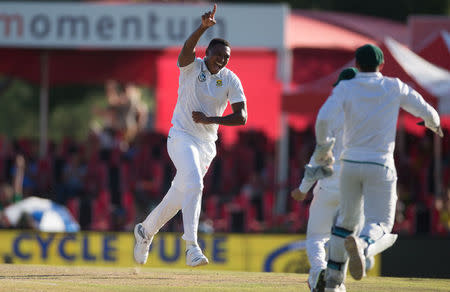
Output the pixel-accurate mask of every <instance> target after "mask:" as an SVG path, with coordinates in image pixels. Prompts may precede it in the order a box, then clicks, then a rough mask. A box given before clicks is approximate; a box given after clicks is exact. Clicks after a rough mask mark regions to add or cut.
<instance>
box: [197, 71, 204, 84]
mask: <svg viewBox="0 0 450 292" xmlns="http://www.w3.org/2000/svg"><path fill="white" fill-rule="evenodd" d="M205 80H206V74H205V72H203V71H201V72H200V74H198V81H200V82H205Z"/></svg>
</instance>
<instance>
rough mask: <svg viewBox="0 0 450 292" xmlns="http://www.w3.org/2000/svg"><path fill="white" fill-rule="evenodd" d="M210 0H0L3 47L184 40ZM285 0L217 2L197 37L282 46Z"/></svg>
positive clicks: (150, 44)
mask: <svg viewBox="0 0 450 292" xmlns="http://www.w3.org/2000/svg"><path fill="white" fill-rule="evenodd" d="M211 9H212V4H211V5H206V4H201V5H200V4H95V3H49V2H26V3H25V2H3V3H0V47H38V48H73V47H91V48H124V49H133V48H165V47H171V46H181V45H183V43H184V41H185V40H186V38H187V37H188V36H189V35H190V34H191V33H192V32H193V31H194V29H195V28H197V27H198V25H199V24H200V19H201V15H202V14H203V13H205V12H207V11H209V10H211ZM288 13H289V8H288V6H286V5H283V4H270V5H261V4H254V5H251V4H245V5H239V4H219V5H218V8H217V13H216V20H217V24H216V25H215V26H214V27H212V28H211V29H209V30H208V31H207V32H206V33H205V35H204V36H203V37H202V39H201V40H200V42H199V45H201V46H205V45H207V43H208V42H209V41H210V40H211V39H212V38H214V37H221V38H225V39H227V40H228V41H230V43H231V45H232V46H233V47H267V48H274V49H280V48H283V45H284V43H285V42H284V31H285V19H286V16H287V15H288Z"/></svg>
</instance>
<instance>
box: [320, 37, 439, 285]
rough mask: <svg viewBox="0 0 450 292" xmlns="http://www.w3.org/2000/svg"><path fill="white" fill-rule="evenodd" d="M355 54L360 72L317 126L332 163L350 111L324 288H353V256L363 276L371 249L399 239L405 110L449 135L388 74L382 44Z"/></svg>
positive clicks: (339, 90)
mask: <svg viewBox="0 0 450 292" xmlns="http://www.w3.org/2000/svg"><path fill="white" fill-rule="evenodd" d="M355 57H356V67H357V68H358V70H359V72H358V73H357V74H356V76H355V78H353V79H351V80H346V81H342V82H341V83H340V84H339V86H336V87H335V88H334V89H333V92H332V94H331V96H330V97H329V98H328V99H327V101H326V102H325V103H324V105H323V106H322V108H321V109H320V111H319V114H318V116H317V120H316V126H315V128H316V149H315V151H314V154H313V156H314V159H315V161H316V162H317V163H318V164H319V165H327V164H328V163H329V161H331V160H332V152H331V150H332V148H333V144H334V138H333V137H331V136H330V134H329V133H330V131H329V129H330V127H331V125H332V123H333V122H334V119H335V117H336V115H337V114H338V113H339V112H341V111H343V112H344V134H343V150H342V153H341V155H340V164H341V166H340V167H341V170H340V191H341V200H340V203H339V212H338V217H337V221H336V224H335V225H334V226H333V229H332V231H331V239H330V243H329V259H328V263H327V269H326V273H325V280H326V286H325V290H324V291H346V290H345V286H344V285H343V283H344V280H345V268H346V262H347V259H348V260H349V262H348V268H349V271H350V274H351V275H352V277H353V278H354V279H356V280H360V279H361V278H362V277H363V276H364V275H365V257H366V256H367V254H368V253H371V252H373V251H374V249H378V250H382V249H383V248H384V247H385V246H389V244H391V242H390V240H387V239H386V236H387V235H389V234H390V232H391V230H392V227H393V225H394V215H395V206H396V201H397V195H396V183H397V173H396V169H395V164H394V155H393V152H394V147H395V135H396V126H397V119H398V113H399V109H400V108H403V109H404V110H406V111H407V112H409V113H411V114H413V115H414V116H417V117H420V118H422V119H423V120H424V121H425V126H426V127H427V128H429V129H430V130H432V131H433V132H435V133H437V134H438V135H439V136H441V137H442V136H443V134H442V129H441V127H440V119H439V115H438V113H437V112H436V110H435V109H434V108H433V107H432V106H430V105H429V104H428V103H426V102H425V100H424V99H423V97H422V96H421V95H420V94H419V93H418V92H417V91H415V90H414V89H412V88H411V87H409V86H408V85H407V84H405V83H403V82H402V81H400V80H399V79H398V78H390V77H384V76H383V75H382V74H381V73H380V70H381V69H382V67H383V64H384V55H383V52H382V50H381V49H380V48H378V47H377V46H375V45H372V44H367V45H364V46H362V47H360V48H358V49H357V50H356V52H355ZM362 206H364V209H363V210H364V211H363V212H364V217H365V224H364V227H363V229H362V231H361V235H360V237H358V236H357V235H355V232H354V230H355V227H356V226H357V224H358V222H359V219H360V217H361V209H362ZM377 242H378V245H377Z"/></svg>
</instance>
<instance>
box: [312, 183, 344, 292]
mask: <svg viewBox="0 0 450 292" xmlns="http://www.w3.org/2000/svg"><path fill="white" fill-rule="evenodd" d="M313 193H314V197H313V200H312V202H311V205H310V206H309V218H308V227H307V230H306V253H307V255H308V260H309V264H310V266H311V268H310V270H309V278H308V282H309V285H310V287H314V285H315V283H314V282H315V280H316V278H317V276H318V274H319V273H320V271H321V270H323V269H325V268H326V267H327V259H326V250H325V244H326V243H327V242H328V240H329V239H330V234H331V227H332V226H333V224H334V222H335V218H336V216H337V210H338V205H339V197H340V194H339V190H333V189H326V188H323V187H321V186H320V184H317V185H316V187H315V188H314V190H313Z"/></svg>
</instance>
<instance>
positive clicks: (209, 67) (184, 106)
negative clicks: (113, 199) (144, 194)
mask: <svg viewBox="0 0 450 292" xmlns="http://www.w3.org/2000/svg"><path fill="white" fill-rule="evenodd" d="M216 10H217V6H216V5H214V8H213V10H212V11H209V12H207V13H205V14H203V15H202V19H201V24H200V26H199V27H198V28H197V29H196V30H195V31H194V32H193V33H192V34H191V35H190V36H189V38H188V39H187V40H186V42H185V43H184V46H183V48H182V49H181V52H180V54H179V56H178V67H179V68H180V77H179V88H178V100H177V104H176V107H175V110H174V113H173V117H172V128H171V129H170V131H169V136H168V139H167V150H168V153H169V156H170V158H171V160H172V162H173V163H174V165H175V167H176V170H177V172H176V175H175V178H174V179H173V181H172V185H171V187H170V189H169V191H168V192H167V194H166V195H165V197H164V198H163V200H162V202H161V203H160V204H159V205H158V206H157V207H156V208H155V209H154V210H153V211H152V212H151V213H150V214H149V215H148V217H147V218H146V219H145V220H144V222H142V223H139V224H137V225H136V226H135V229H134V235H135V238H136V245H135V247H134V258H135V261H136V262H137V263H140V264H145V263H146V261H147V258H148V252H149V247H150V244H151V243H152V240H153V237H154V235H155V234H156V233H157V232H158V231H159V229H160V228H161V227H162V226H163V225H164V224H165V223H166V222H167V221H169V220H170V219H171V218H172V217H173V216H175V214H176V213H177V212H178V211H179V210H181V211H182V215H183V227H184V234H183V236H182V238H183V239H184V240H185V241H186V264H187V265H188V266H192V267H196V266H200V265H206V264H208V259H207V258H206V256H205V255H204V254H203V253H202V250H201V249H200V247H199V245H198V242H197V231H198V221H199V216H200V211H201V199H202V191H203V177H204V176H205V174H206V171H207V169H208V167H209V165H210V163H211V161H212V159H213V158H214V157H215V155H216V145H215V141H216V140H217V130H218V127H219V125H226V126H238V125H244V124H245V123H246V122H247V106H246V98H245V95H244V90H243V88H242V85H241V82H240V80H239V78H238V77H237V76H236V75H235V74H234V73H233V72H232V71H230V70H229V69H227V68H226V67H225V66H226V65H227V63H228V60H229V59H230V54H231V48H230V44H229V43H228V41H226V40H223V39H213V40H211V42H210V43H209V45H208V47H207V49H206V56H205V57H204V58H203V59H200V58H196V55H195V47H196V45H197V43H198V40H199V39H200V37H201V36H202V35H203V33H204V32H205V31H206V30H207V29H208V28H210V27H212V26H213V25H214V24H216V20H215V18H214V16H215V14H216ZM228 102H229V103H230V104H231V108H232V110H233V113H231V114H229V115H226V116H222V114H223V112H224V110H225V108H226V106H227V103H228Z"/></svg>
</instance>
